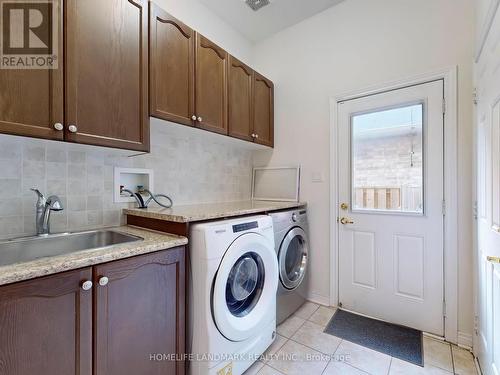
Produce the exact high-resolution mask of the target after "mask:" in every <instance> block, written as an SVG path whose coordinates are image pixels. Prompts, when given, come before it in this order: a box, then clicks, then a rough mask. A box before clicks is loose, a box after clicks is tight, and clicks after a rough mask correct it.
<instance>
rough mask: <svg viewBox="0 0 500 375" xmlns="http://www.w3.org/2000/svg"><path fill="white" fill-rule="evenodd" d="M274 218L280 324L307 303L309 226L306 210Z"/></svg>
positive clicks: (282, 212)
mask: <svg viewBox="0 0 500 375" xmlns="http://www.w3.org/2000/svg"><path fill="white" fill-rule="evenodd" d="M269 216H270V217H271V218H272V219H273V226H274V233H275V234H274V240H275V247H276V256H277V259H278V268H279V279H280V282H279V285H278V293H277V301H276V306H277V312H276V316H277V324H280V323H281V322H283V321H284V320H285V319H286V318H288V317H289V316H290V315H292V314H293V313H294V312H295V311H297V309H298V308H299V307H300V306H302V304H303V303H304V302H305V301H306V296H307V284H308V283H307V268H308V267H307V266H308V262H309V241H308V232H309V227H308V223H307V210H306V209H305V208H299V209H293V210H287V211H280V212H275V213H271V214H270V215H269Z"/></svg>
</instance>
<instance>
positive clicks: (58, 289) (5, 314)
mask: <svg viewBox="0 0 500 375" xmlns="http://www.w3.org/2000/svg"><path fill="white" fill-rule="evenodd" d="M104 277H106V278H107V279H104ZM87 280H92V281H93V286H92V288H91V289H90V290H87V291H85V290H84V289H83V288H82V284H83V282H85V281H87ZM105 281H106V282H105ZM185 324H186V321H185V255H184V247H177V248H173V249H168V250H163V251H159V252H155V253H151V254H146V255H140V256H136V257H132V258H127V259H123V260H118V261H114V262H110V263H105V264H101V265H98V266H94V267H93V268H85V269H80V270H75V271H70V272H65V273H60V274H55V275H52V276H47V277H44V278H38V279H34V280H29V281H24V282H20V283H16V284H10V285H6V286H1V287H0V375H33V374H37V375H92V374H93V375H127V374H130V375H160V374H161V375H166V374H168V375H181V374H184V373H185V366H184V362H183V361H174V360H172V361H170V360H167V359H166V358H165V357H164V355H170V356H172V357H173V358H175V357H176V355H177V356H180V355H182V354H183V353H185ZM158 354H160V356H157V355H158ZM158 359H160V360H158Z"/></svg>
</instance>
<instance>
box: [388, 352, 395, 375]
mask: <svg viewBox="0 0 500 375" xmlns="http://www.w3.org/2000/svg"><path fill="white" fill-rule="evenodd" d="M393 359H394V357H392V356H391V362H390V363H389V369H388V370H387V375H389V374H390V373H391V367H392V360H393Z"/></svg>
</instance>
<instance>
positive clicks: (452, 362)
mask: <svg viewBox="0 0 500 375" xmlns="http://www.w3.org/2000/svg"><path fill="white" fill-rule="evenodd" d="M450 353H451V369H452V371H453V373H454V374H456V372H455V358H454V357H453V349H452V348H451V345H450Z"/></svg>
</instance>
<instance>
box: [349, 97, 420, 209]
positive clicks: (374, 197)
mask: <svg viewBox="0 0 500 375" xmlns="http://www.w3.org/2000/svg"><path fill="white" fill-rule="evenodd" d="M423 111H424V105H423V104H422V103H419V104H412V105H407V106H403V107H398V108H392V109H383V110H378V111H372V112H369V113H361V114H354V115H352V116H351V150H352V151H351V152H352V156H351V186H352V197H351V206H352V207H353V210H360V211H387V212H405V213H415V214H422V213H423V211H424V199H423V198H424V192H423V190H424V189H423V186H424V185H423V147H422V144H423V117H424V116H423Z"/></svg>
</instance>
